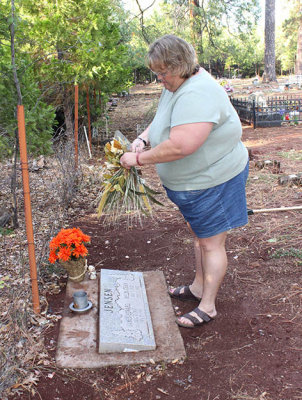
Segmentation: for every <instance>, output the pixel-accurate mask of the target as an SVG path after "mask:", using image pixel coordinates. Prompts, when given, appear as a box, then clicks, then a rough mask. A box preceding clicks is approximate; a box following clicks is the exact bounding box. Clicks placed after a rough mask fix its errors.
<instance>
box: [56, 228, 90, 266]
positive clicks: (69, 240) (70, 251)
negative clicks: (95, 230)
mask: <svg viewBox="0 0 302 400" xmlns="http://www.w3.org/2000/svg"><path fill="white" fill-rule="evenodd" d="M86 243H90V236H88V235H85V234H84V233H83V232H82V231H81V229H79V228H71V229H61V230H60V232H59V233H58V234H57V236H55V237H54V238H53V239H52V240H51V242H50V244H49V248H50V253H49V262H50V263H52V264H54V263H55V262H56V261H63V262H66V261H75V260H78V259H79V258H80V257H82V258H84V257H86V256H87V254H88V250H87V248H86V246H85V244H86Z"/></svg>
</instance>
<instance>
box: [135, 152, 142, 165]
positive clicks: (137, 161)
mask: <svg viewBox="0 0 302 400" xmlns="http://www.w3.org/2000/svg"><path fill="white" fill-rule="evenodd" d="M139 155H140V153H138V152H137V153H136V164H137V165H139V166H140V167H142V166H143V164H141V163H140V162H139Z"/></svg>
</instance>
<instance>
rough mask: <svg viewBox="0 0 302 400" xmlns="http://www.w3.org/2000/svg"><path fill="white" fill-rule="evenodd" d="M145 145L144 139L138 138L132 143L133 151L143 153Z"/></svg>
mask: <svg viewBox="0 0 302 400" xmlns="http://www.w3.org/2000/svg"><path fill="white" fill-rule="evenodd" d="M144 147H145V143H144V141H143V140H142V139H139V138H136V139H135V140H133V142H132V143H131V151H133V152H134V153H141V152H142V151H143V150H144Z"/></svg>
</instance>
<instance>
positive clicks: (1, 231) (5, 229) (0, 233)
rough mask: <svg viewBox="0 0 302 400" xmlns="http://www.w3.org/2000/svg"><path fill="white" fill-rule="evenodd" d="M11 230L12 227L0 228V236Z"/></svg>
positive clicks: (8, 233)
mask: <svg viewBox="0 0 302 400" xmlns="http://www.w3.org/2000/svg"><path fill="white" fill-rule="evenodd" d="M13 232H14V230H13V228H0V236H8V235H10V234H11V233H13Z"/></svg>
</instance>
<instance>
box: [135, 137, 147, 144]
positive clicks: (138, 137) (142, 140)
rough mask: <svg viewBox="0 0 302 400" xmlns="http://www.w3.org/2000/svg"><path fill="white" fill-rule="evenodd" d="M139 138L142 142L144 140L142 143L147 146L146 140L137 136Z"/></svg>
mask: <svg viewBox="0 0 302 400" xmlns="http://www.w3.org/2000/svg"><path fill="white" fill-rule="evenodd" d="M137 138H138V139H139V140H141V141H142V142H144V145H145V146H147V142H146V141H145V139H143V138H141V137H140V136H138V137H137Z"/></svg>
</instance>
